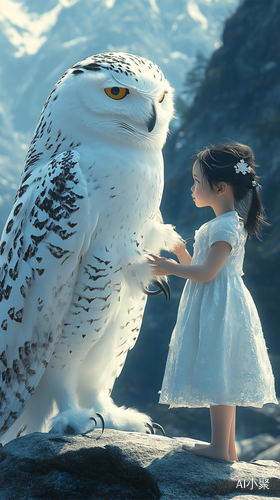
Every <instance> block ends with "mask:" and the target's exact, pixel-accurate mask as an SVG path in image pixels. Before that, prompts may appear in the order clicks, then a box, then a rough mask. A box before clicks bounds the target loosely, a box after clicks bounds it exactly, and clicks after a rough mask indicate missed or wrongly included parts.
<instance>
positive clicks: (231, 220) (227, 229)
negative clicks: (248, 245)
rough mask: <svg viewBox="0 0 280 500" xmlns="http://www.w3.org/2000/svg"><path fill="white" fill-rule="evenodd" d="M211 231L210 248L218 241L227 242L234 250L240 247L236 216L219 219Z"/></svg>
mask: <svg viewBox="0 0 280 500" xmlns="http://www.w3.org/2000/svg"><path fill="white" fill-rule="evenodd" d="M209 230H210V234H209V247H211V245H213V243H216V242H217V241H226V242H227V243H229V244H230V245H231V247H232V249H234V248H235V247H236V246H237V245H238V242H239V223H238V221H237V220H236V218H235V217H234V216H228V217H224V218H223V217H221V219H219V218H217V219H216V220H215V221H214V223H213V224H212V227H211V228H209Z"/></svg>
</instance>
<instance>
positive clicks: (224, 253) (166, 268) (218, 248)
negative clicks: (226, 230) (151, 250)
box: [149, 241, 231, 283]
mask: <svg viewBox="0 0 280 500" xmlns="http://www.w3.org/2000/svg"><path fill="white" fill-rule="evenodd" d="M230 251H231V245H230V244H229V243H227V242H226V241H217V242H216V243H214V244H213V245H212V246H211V247H210V249H209V252H208V254H207V256H206V259H205V261H204V263H203V264H201V265H197V266H196V265H194V266H190V265H184V264H178V263H177V262H175V261H174V260H171V259H165V258H164V257H157V256H156V255H152V257H153V259H154V260H153V261H150V262H149V264H150V266H151V270H152V273H153V274H155V275H157V276H162V275H169V274H174V275H175V276H179V277H180V278H186V279H191V280H194V281H200V282H201V283H206V282H207V281H211V280H212V279H213V278H215V276H216V275H217V274H218V272H219V271H220V270H221V269H222V267H223V265H224V264H225V262H226V260H227V258H228V256H229V254H230Z"/></svg>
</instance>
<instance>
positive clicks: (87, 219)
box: [0, 52, 179, 443]
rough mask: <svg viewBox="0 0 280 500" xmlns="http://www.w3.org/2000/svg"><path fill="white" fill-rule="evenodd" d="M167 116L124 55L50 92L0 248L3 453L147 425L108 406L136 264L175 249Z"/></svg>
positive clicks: (160, 89)
mask: <svg viewBox="0 0 280 500" xmlns="http://www.w3.org/2000/svg"><path fill="white" fill-rule="evenodd" d="M172 114H173V102H172V89H171V88H170V85H169V83H168V81H167V80H166V79H165V78H164V75H163V73H162V71H161V70H160V68H159V67H158V66H157V65H156V64H154V63H153V62H150V61H148V60H146V59H143V58H141V57H138V56H134V55H130V54H124V53H114V52H110V53H105V54H98V55H95V56H92V57H88V58H87V59H84V60H82V61H80V62H78V63H77V64H75V65H74V66H73V67H71V68H70V69H69V70H68V71H66V73H64V74H63V75H62V77H61V79H60V80H59V81H58V83H57V84H56V85H55V87H54V88H53V90H52V91H51V93H50V95H49V97H48V99H47V101H46V103H45V105H44V108H43V110H42V113H41V115H40V118H39V122H38V125H37V128H36V131H35V134H34V137H33V139H32V141H31V145H30V148H29V151H28V154H27V157H26V165H25V169H24V172H23V174H22V177H21V183H20V187H19V190H18V192H17V196H16V199H15V203H14V206H13V208H12V211H11V213H10V215H9V218H8V220H7V223H6V225H5V228H4V230H3V234H2V239H1V246H0V254H1V257H0V258H1V274H0V301H1V302H0V370H1V380H0V385H1V388H0V405H1V406H0V429H1V434H0V435H2V443H6V442H8V441H9V440H11V439H13V438H15V437H18V436H21V435H23V434H28V433H30V432H34V431H38V430H41V431H48V430H49V429H50V428H52V429H53V430H54V431H57V432H60V433H64V432H66V431H67V430H69V429H71V430H72V432H76V433H83V432H87V431H88V430H89V429H90V428H92V427H93V421H92V418H94V416H95V412H99V413H101V414H102V415H103V417H104V419H105V423H106V425H107V426H108V427H112V428H117V429H123V430H135V431H145V430H146V427H145V424H146V423H151V420H150V419H149V417H148V416H147V415H144V414H142V413H139V412H137V411H136V410H132V409H126V408H124V407H122V408H119V407H117V406H116V405H115V404H114V402H113V400H112V399H111V396H110V394H111V391H112V388H113V385H114V381H115V379H116V377H118V376H119V374H120V372H121V371H122V367H123V365H124V362H125V359H126V356H127V352H128V350H129V349H131V348H132V347H133V346H134V344H135V342H136V340H137V337H138V334H139V330H140V327H141V323H142V318H143V313H144V308H145V303H146V298H147V296H146V295H145V293H144V292H143V289H147V287H148V286H149V284H150V282H151V274H150V270H149V265H148V263H147V260H146V258H145V254H146V253H147V252H153V253H158V252H160V250H161V249H166V250H171V249H172V248H173V247H174V246H175V245H176V243H178V241H179V236H178V235H177V233H176V232H175V231H174V229H173V227H172V226H170V225H165V224H163V221H162V218H161V215H160V212H159V207H160V202H161V197H162V191H163V158H162V152H161V150H162V147H163V145H164V142H165V140H166V135H167V132H168V125H169V122H170V119H171V117H172ZM51 417H52V419H51Z"/></svg>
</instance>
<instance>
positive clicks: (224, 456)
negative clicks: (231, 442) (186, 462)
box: [182, 444, 231, 462]
mask: <svg viewBox="0 0 280 500" xmlns="http://www.w3.org/2000/svg"><path fill="white" fill-rule="evenodd" d="M182 448H183V450H186V451H189V452H190V453H194V454H195V455H202V456H203V457H209V458H215V459H216V460H224V462H230V461H231V459H230V456H229V454H228V453H223V452H221V450H217V449H215V448H213V446H211V444H209V445H208V446H186V445H185V444H183V446H182Z"/></svg>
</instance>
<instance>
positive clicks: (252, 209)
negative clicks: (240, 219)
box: [244, 185, 269, 237]
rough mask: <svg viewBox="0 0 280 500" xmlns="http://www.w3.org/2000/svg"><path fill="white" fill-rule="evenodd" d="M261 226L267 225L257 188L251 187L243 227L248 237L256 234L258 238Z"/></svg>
mask: <svg viewBox="0 0 280 500" xmlns="http://www.w3.org/2000/svg"><path fill="white" fill-rule="evenodd" d="M263 225H267V226H268V225H269V224H268V223H267V222H265V220H264V208H263V205H262V200H261V197H260V193H259V186H258V185H257V186H253V187H252V197H251V202H250V203H249V206H248V209H247V214H246V217H245V220H244V227H245V229H246V231H247V233H248V236H251V235H252V234H256V236H257V237H258V236H259V234H260V231H261V229H262V226H263Z"/></svg>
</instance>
